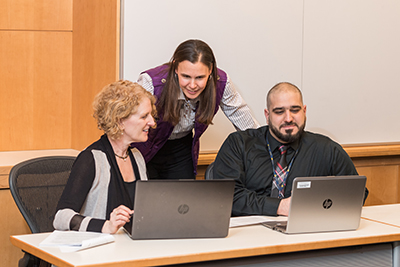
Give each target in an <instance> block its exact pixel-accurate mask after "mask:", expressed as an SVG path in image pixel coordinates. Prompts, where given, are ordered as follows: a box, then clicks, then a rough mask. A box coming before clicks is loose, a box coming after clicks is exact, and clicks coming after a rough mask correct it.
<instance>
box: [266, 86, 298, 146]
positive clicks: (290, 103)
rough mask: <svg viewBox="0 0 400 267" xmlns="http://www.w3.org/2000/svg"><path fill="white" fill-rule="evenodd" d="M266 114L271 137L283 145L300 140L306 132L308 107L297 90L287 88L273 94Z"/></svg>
mask: <svg viewBox="0 0 400 267" xmlns="http://www.w3.org/2000/svg"><path fill="white" fill-rule="evenodd" d="M264 113H265V118H266V119H267V123H268V125H269V131H270V133H271V135H272V136H273V137H275V139H276V140H278V141H279V142H281V143H283V144H286V143H291V142H294V141H296V140H298V139H299V138H300V136H301V134H302V133H303V131H304V128H305V124H306V106H304V105H303V102H302V100H301V96H300V93H299V92H298V91H296V90H295V89H286V88H285V89H279V90H277V91H275V92H273V93H272V94H271V95H270V99H269V107H268V109H265V110H264Z"/></svg>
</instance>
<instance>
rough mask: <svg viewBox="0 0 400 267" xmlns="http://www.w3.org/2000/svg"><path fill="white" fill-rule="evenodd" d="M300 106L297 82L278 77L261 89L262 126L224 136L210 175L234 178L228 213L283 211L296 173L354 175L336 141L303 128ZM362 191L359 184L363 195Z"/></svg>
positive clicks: (236, 214)
mask: <svg viewBox="0 0 400 267" xmlns="http://www.w3.org/2000/svg"><path fill="white" fill-rule="evenodd" d="M306 110H307V107H306V106H305V105H304V104H303V96H302V93H301V91H300V89H299V88H298V87H297V86H295V85H293V84H291V83H287V82H283V83H278V84H277V85H275V86H274V87H272V88H271V89H270V90H269V92H268V94H267V108H266V109H265V110H264V114H265V118H266V120H267V123H268V126H263V127H260V128H258V129H249V130H246V131H240V132H235V133H232V134H230V135H229V136H228V138H227V139H226V140H225V142H224V143H223V145H222V146H221V149H220V150H219V152H218V155H217V157H216V159H215V162H214V169H213V179H234V180H235V181H236V185H235V193H234V199H233V206H232V216H245V215H270V216H271V215H284V216H287V215H288V213H289V206H290V201H291V191H292V183H293V180H294V178H296V177H307V176H339V175H340V176H343V175H358V173H357V170H356V168H355V167H354V164H353V162H352V161H351V159H350V157H349V156H348V154H347V153H346V152H345V151H344V150H343V148H342V147H341V146H340V145H339V144H338V143H336V142H334V141H333V140H331V139H330V138H329V137H327V136H324V135H321V134H317V133H311V132H308V131H305V130H304V128H305V125H306ZM367 196H368V189H367V188H365V197H364V201H365V199H366V198H367Z"/></svg>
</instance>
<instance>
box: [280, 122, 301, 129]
mask: <svg viewBox="0 0 400 267" xmlns="http://www.w3.org/2000/svg"><path fill="white" fill-rule="evenodd" d="M285 126H296V127H297V128H299V126H298V125H297V123H295V122H289V123H284V124H282V125H281V126H279V128H282V127H285Z"/></svg>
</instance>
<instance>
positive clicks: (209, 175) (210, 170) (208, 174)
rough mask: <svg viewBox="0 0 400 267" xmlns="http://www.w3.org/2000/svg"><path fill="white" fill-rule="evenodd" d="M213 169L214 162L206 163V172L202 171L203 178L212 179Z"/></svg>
mask: <svg viewBox="0 0 400 267" xmlns="http://www.w3.org/2000/svg"><path fill="white" fill-rule="evenodd" d="M213 169H214V162H211V164H210V165H208V167H207V169H206V172H205V173H204V179H206V180H212V179H213Z"/></svg>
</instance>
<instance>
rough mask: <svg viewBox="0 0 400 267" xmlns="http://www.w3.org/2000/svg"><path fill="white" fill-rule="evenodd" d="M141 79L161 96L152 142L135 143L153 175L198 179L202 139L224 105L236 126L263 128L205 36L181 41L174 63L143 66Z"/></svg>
mask: <svg viewBox="0 0 400 267" xmlns="http://www.w3.org/2000/svg"><path fill="white" fill-rule="evenodd" d="M138 83H139V84H140V85H142V86H143V87H144V88H145V89H146V90H147V91H149V92H150V93H152V94H153V95H155V96H156V97H157V102H156V107H157V112H158V116H159V117H158V120H157V127H156V128H155V129H150V132H149V138H148V140H147V142H145V143H140V144H138V143H135V144H133V146H135V147H137V148H138V149H139V150H140V151H141V152H142V154H143V156H144V158H145V160H146V162H147V170H148V177H149V179H195V175H196V173H197V172H196V169H197V160H198V157H199V138H200V136H201V135H202V134H203V133H204V131H205V130H206V129H207V127H208V125H210V124H211V123H212V119H213V118H214V116H215V114H216V113H217V111H218V109H219V108H221V109H222V111H223V112H224V113H225V115H226V116H227V118H228V119H229V120H230V121H231V122H232V124H233V125H234V127H235V128H236V129H237V130H245V129H248V128H257V127H259V124H258V122H257V121H256V119H255V118H254V117H253V116H252V114H251V111H250V109H249V107H248V106H247V104H246V103H245V101H244V100H243V99H242V97H241V96H240V95H239V93H238V92H237V91H236V89H235V88H234V86H233V84H232V82H231V80H230V79H229V76H228V75H227V74H226V73H225V72H224V71H222V70H221V69H218V68H217V62H216V60H215V57H214V53H213V51H212V49H211V48H210V47H209V46H208V45H207V44H206V43H205V42H203V41H201V40H187V41H185V42H183V43H181V44H180V45H179V46H178V47H177V48H176V50H175V53H174V55H173V56H172V59H171V60H170V62H169V63H166V64H164V65H161V66H158V67H156V68H153V69H150V70H147V71H144V72H143V73H141V74H140V76H139V78H138ZM193 129H194V135H193Z"/></svg>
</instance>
